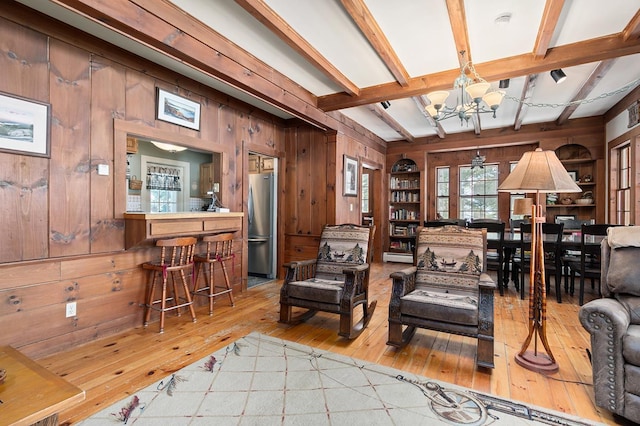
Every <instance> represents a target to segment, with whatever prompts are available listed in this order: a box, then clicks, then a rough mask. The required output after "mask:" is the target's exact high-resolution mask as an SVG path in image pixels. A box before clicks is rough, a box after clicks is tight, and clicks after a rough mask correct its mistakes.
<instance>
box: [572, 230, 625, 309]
mask: <svg viewBox="0 0 640 426" xmlns="http://www.w3.org/2000/svg"><path fill="white" fill-rule="evenodd" d="M612 226H621V225H614V224H609V223H599V224H594V225H588V224H582V227H581V229H580V255H579V256H577V260H574V261H572V262H569V273H570V275H571V286H570V288H569V293H570V294H571V295H573V293H574V289H575V279H576V276H579V277H580V284H579V285H580V287H579V290H578V292H579V293H578V303H579V304H580V306H582V305H583V304H584V280H585V278H589V279H590V280H591V288H592V289H594V288H595V281H596V280H598V282H599V281H600V278H601V269H600V268H601V247H600V241H601V240H602V238H598V237H605V236H606V235H607V229H609V228H610V227H612Z"/></svg>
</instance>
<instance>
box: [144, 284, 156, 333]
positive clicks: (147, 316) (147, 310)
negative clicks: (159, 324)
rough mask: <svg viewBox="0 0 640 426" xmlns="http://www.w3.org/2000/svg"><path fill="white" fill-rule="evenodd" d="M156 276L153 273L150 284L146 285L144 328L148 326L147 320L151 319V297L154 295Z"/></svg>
mask: <svg viewBox="0 0 640 426" xmlns="http://www.w3.org/2000/svg"><path fill="white" fill-rule="evenodd" d="M156 276H157V273H156V271H153V273H152V275H151V284H150V285H149V284H147V297H146V299H145V301H146V303H145V305H144V323H143V325H144V327H146V326H148V325H149V319H150V318H151V306H152V304H153V296H154V294H155V288H156Z"/></svg>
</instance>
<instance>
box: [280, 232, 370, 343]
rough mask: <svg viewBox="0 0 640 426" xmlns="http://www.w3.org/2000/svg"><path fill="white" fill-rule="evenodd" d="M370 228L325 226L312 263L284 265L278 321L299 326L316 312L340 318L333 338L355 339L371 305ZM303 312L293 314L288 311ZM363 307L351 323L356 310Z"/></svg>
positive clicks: (368, 316)
mask: <svg viewBox="0 0 640 426" xmlns="http://www.w3.org/2000/svg"><path fill="white" fill-rule="evenodd" d="M374 232H375V226H358V225H351V224H345V225H326V226H325V227H324V228H323V230H322V235H321V236H320V247H319V249H318V256H317V258H316V259H310V260H305V261H297V262H290V263H287V264H285V265H284V266H285V268H286V270H287V271H286V275H285V279H284V284H283V285H282V289H281V290H280V322H282V323H286V324H298V323H300V322H302V321H305V320H307V319H309V318H311V317H312V316H313V315H315V314H316V313H317V312H318V311H324V312H331V313H335V314H339V315H340V330H339V332H338V334H339V335H340V336H343V337H346V338H348V339H354V338H356V337H358V336H359V335H360V333H362V331H363V330H364V328H365V327H366V326H367V324H368V323H369V320H370V319H371V316H372V315H373V311H374V309H375V306H376V302H375V301H373V302H371V303H370V301H369V265H370V264H371V255H372V240H373V235H374ZM294 306H295V307H301V308H304V309H305V311H304V312H302V313H300V314H298V315H297V316H294V315H293V307H294ZM358 306H362V311H363V312H362V316H361V317H360V319H359V320H357V321H356V318H357V317H356V313H355V310H356V308H357V307H358Z"/></svg>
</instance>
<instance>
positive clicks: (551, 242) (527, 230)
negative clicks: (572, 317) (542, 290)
mask: <svg viewBox="0 0 640 426" xmlns="http://www.w3.org/2000/svg"><path fill="white" fill-rule="evenodd" d="M563 229H564V224H562V223H547V222H545V223H543V224H542V235H543V238H544V242H543V250H544V269H545V281H546V290H547V293H548V292H549V291H550V289H551V283H550V280H549V278H550V277H551V275H552V274H553V277H554V279H555V289H556V300H557V301H558V303H562V291H561V289H560V282H561V278H562V262H561V257H562V235H563ZM530 255H531V223H522V224H521V225H520V254H519V256H516V257H515V258H514V268H516V269H517V271H518V272H519V274H518V273H514V276H515V279H518V275H519V281H518V282H516V283H515V286H516V290H517V289H519V290H520V298H521V299H524V286H525V285H524V284H525V281H524V276H525V270H528V269H529V268H530V266H531V263H530V262H531V256H530ZM520 283H522V285H520Z"/></svg>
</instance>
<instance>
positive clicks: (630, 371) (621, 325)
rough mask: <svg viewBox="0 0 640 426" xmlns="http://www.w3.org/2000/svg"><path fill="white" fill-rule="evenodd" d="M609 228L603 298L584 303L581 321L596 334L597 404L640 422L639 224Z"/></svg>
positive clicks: (603, 248) (593, 341)
mask: <svg viewBox="0 0 640 426" xmlns="http://www.w3.org/2000/svg"><path fill="white" fill-rule="evenodd" d="M607 232H608V236H607V237H606V238H605V239H604V241H603V242H602V245H601V255H602V256H601V257H602V259H601V260H602V266H601V275H602V277H601V280H600V290H601V292H602V295H603V298H602V299H596V300H592V301H591V302H588V303H586V304H585V305H583V306H582V307H581V308H580V313H579V315H580V322H581V323H582V326H583V327H584V328H585V329H586V330H587V331H588V332H589V334H590V335H591V352H592V354H591V363H592V372H593V385H594V394H595V402H596V405H597V406H598V407H602V408H605V409H607V410H609V411H611V412H612V413H615V414H618V415H620V416H622V417H625V418H627V419H629V420H632V421H634V422H636V423H640V264H639V263H638V259H639V258H640V226H631V227H630V226H625V227H612V228H609V229H608V231H607Z"/></svg>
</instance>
